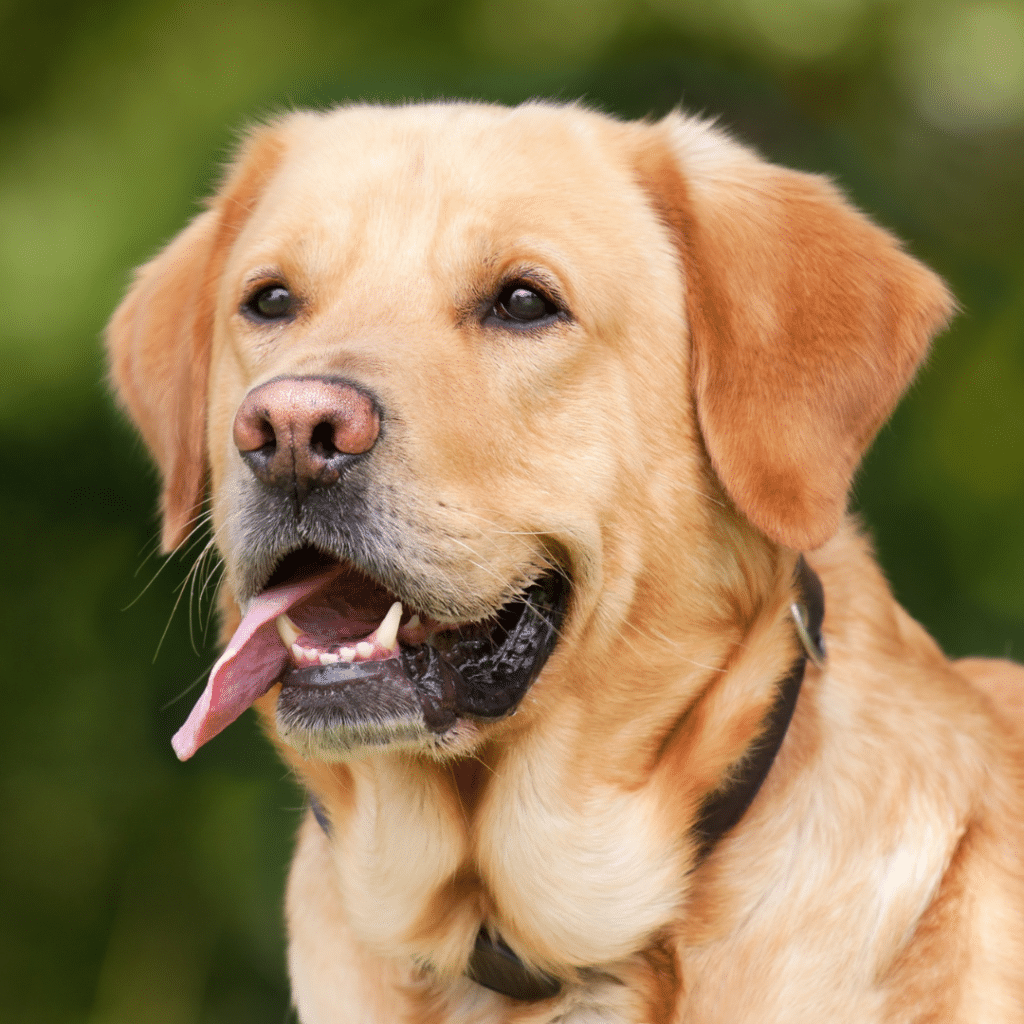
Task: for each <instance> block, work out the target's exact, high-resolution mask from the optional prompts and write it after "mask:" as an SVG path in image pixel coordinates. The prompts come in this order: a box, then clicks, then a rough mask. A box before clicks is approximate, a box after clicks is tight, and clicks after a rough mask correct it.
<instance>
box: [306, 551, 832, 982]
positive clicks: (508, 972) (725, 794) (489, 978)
mask: <svg viewBox="0 0 1024 1024" xmlns="http://www.w3.org/2000/svg"><path fill="white" fill-rule="evenodd" d="M795 576H796V580H795V582H796V585H797V589H798V591H799V598H798V600H796V601H794V602H793V603H792V604H791V605H790V614H791V616H792V618H793V624H794V627H795V629H796V633H797V636H798V637H799V639H800V643H801V646H802V652H801V654H800V656H799V657H798V658H797V660H796V661H795V662H794V664H793V667H792V668H791V669H790V671H789V674H788V675H787V676H786V677H785V678H784V679H782V680H781V681H780V683H779V688H778V695H777V696H776V698H775V702H774V704H773V705H772V708H771V710H770V711H769V712H768V714H767V716H766V717H765V721H764V728H763V730H762V731H761V735H760V736H759V737H758V739H757V740H756V741H755V742H754V744H753V745H752V746H751V747H750V748H748V751H747V753H746V754H745V755H744V760H743V763H742V765H741V766H740V767H739V769H738V771H737V772H736V773H735V774H734V775H733V776H732V780H731V782H730V783H729V785H728V786H726V788H725V789H723V790H720V791H718V792H716V793H712V794H711V795H710V796H709V797H708V798H707V799H706V800H705V801H704V804H703V806H702V807H701V810H700V814H699V815H698V817H697V823H696V824H695V825H694V828H693V831H694V835H695V836H696V838H697V857H696V861H695V864H694V866H695V867H696V866H697V865H699V864H700V863H701V862H702V861H703V860H704V859H705V858H706V857H707V856H708V854H710V853H711V851H712V850H713V849H714V847H715V845H716V844H717V843H718V841H719V840H720V839H721V838H722V837H723V836H724V835H725V834H726V833H727V832H728V831H729V830H730V829H731V828H733V827H734V826H735V825H736V824H737V823H738V822H739V820H740V819H741V818H742V817H743V815H744V814H745V813H746V811H747V808H748V807H749V806H750V805H751V803H752V802H753V800H754V797H755V796H757V793H758V790H759V789H760V788H761V784H762V783H763V782H764V780H765V778H766V777H767V775H768V772H769V771H770V770H771V767H772V764H773V763H774V761H775V755H776V754H777V753H778V752H779V748H780V747H781V746H782V741H783V740H784V739H785V738H786V730H787V729H788V728H789V723H790V720H791V719H792V717H793V711H794V710H795V709H796V702H797V698H798V697H799V696H800V687H801V685H802V683H803V679H804V672H805V670H806V668H807V662H808V661H811V662H813V663H814V664H815V665H818V666H819V667H820V666H822V665H823V664H824V662H825V646H824V643H823V641H822V638H821V625H822V622H823V620H824V618H825V595H824V591H823V590H822V586H821V580H820V579H818V576H817V574H816V573H815V572H814V570H813V569H812V568H811V567H810V566H809V565H808V564H807V562H806V560H805V559H804V556H803V555H800V557H799V558H798V559H797V563H796V570H795ZM310 804H311V805H312V809H313V814H314V815H315V816H316V820H317V821H318V822H319V823H320V827H321V828H322V829H323V830H324V832H325V833H326V834H327V835H328V836H329V835H330V834H331V824H330V821H329V820H328V818H327V815H326V814H325V813H324V810H323V807H321V805H320V804H319V803H318V802H317V800H316V798H315V797H313V796H312V795H311V796H310ZM466 976H467V977H469V978H471V979H472V980H473V981H475V982H476V983H477V984H478V985H483V986H484V988H489V989H491V990H493V991H495V992H500V993H501V994H502V995H505V996H508V997H510V998H511V999H518V1000H520V1001H522V1002H532V1001H535V1000H538V999H551V998H552V997H554V996H556V995H558V994H559V992H561V990H562V983H561V982H560V981H559V980H558V979H557V978H553V977H551V975H549V974H543V973H538V972H535V971H531V970H530V969H529V968H528V967H527V966H526V965H525V964H524V963H523V961H522V960H520V959H519V957H518V956H516V954H515V953H514V952H513V951H512V950H511V949H510V948H509V947H508V946H507V945H506V944H505V943H504V942H503V941H502V940H501V938H500V937H492V936H491V935H490V934H489V933H488V932H487V931H486V930H485V929H483V928H481V929H480V932H479V934H478V935H477V937H476V945H475V946H474V948H473V952H472V953H471V954H470V957H469V965H468V966H467V968H466Z"/></svg>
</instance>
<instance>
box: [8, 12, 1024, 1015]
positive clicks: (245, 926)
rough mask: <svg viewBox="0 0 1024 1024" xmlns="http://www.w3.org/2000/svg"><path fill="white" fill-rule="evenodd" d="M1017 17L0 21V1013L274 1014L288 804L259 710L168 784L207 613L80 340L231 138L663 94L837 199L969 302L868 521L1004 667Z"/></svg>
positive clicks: (866, 504)
mask: <svg viewBox="0 0 1024 1024" xmlns="http://www.w3.org/2000/svg"><path fill="white" fill-rule="evenodd" d="M1022 25H1024V3H1022V0H949V2H945V0H944V2H941V3H940V2H928V0H920V2H914V3H910V2H908V3H902V4H901V3H891V2H883V0H758V2H753V0H722V2H721V3H717V4H708V3H704V2H702V0H647V2H640V0H591V2H584V3H579V2H572V3H570V2H569V0H511V2H500V3H499V2H498V0H462V2H455V3H445V4H440V3H430V2H423V0H385V2H383V3H378V4H373V5H365V4H359V3H356V2H355V0H350V2H342V3H338V2H332V3H328V2H326V0H296V2H287V3H285V2H282V0H271V2H268V3H256V2H255V0H226V2H223V3H215V4H208V5H195V4H187V3H177V2H172V0H151V2H144V3H130V2H127V0H108V2H106V3H93V4H84V5H83V4H72V3H69V2H65V0H35V2H33V3H31V4H29V3H26V2H24V0H21V2H19V0H7V2H6V3H3V4H0V27H2V29H3V38H4V42H5V46H4V60H3V61H2V62H0V126H2V130H0V280H2V281H3V284H4V288H3V291H4V297H5V311H4V317H3V318H2V321H0V353H2V355H3V358H4V360H5V363H6V365H8V366H9V370H8V371H7V373H6V376H5V379H6V380H7V381H8V384H7V385H6V386H5V387H4V388H3V390H2V392H0V431H2V433H3V440H4V451H5V462H4V472H3V474H2V477H0V491H2V499H0V514H2V516H3V536H4V538H5V540H6V544H5V547H6V559H5V561H6V566H5V568H6V580H5V586H4V587H3V588H2V591H0V605H2V609H0V610H2V615H3V621H4V623H5V624H6V627H7V635H8V640H7V644H6V650H7V656H8V662H7V663H8V671H7V686H6V690H7V693H6V699H5V701H4V709H5V714H4V715H3V716H0V767H2V773H0V816H2V820H3V822H4V827H3V828H2V829H0V886H2V890H3V903H4V908H5V909H4V913H3V915H2V917H0V965H2V966H0V978H2V980H0V1017H2V1018H3V1019H4V1020H5V1021H11V1022H12V1024H13V1022H18V1024H57V1022H60V1024H65V1022H70V1021H76V1022H82V1024H141V1022H147V1024H151V1022H159V1024H165V1022H166V1024H179V1022H181V1024H184V1022H211V1024H212V1022H217V1024H234V1022H239V1024H240V1022H243V1021H244V1022H247V1024H253V1022H260V1021H267V1022H268V1024H281V1022H282V1021H283V1020H286V1019H287V1014H288V1011H287V1005H288V999H287V992H286V985H285V981H284V967H283V948H282V946H283V942H282V937H281V926H280V923H279V913H278V908H279V903H280V890H281V886H282V881H283V874H284V870H285V864H286V861H287V855H288V850H289V846H290V841H291V840H290V835H291V832H292V830H293V827H294V823H295V820H296V818H297V816H298V813H299V809H300V807H301V803H302V797H301V794H299V793H298V792H297V791H296V790H295V789H294V787H293V786H292V785H291V784H290V783H289V782H288V780H287V779H286V778H285V775H284V772H283V769H281V768H280V767H279V765H278V763H277V762H276V760H275V758H274V756H273V755H272V754H271V753H270V751H269V749H268V747H267V745H266V744H265V743H264V742H263V741H262V740H261V739H260V738H259V737H258V735H257V734H256V729H255V728H254V725H253V722H252V721H251V716H247V718H246V719H243V721H242V722H240V723H238V724H237V725H236V726H235V727H233V728H232V729H230V730H228V731H227V732H226V733H225V734H224V735H223V736H221V737H220V738H218V740H217V742H216V743H214V744H211V745H210V746H209V747H207V748H204V749H203V750H202V751H201V752H200V753H199V754H198V755H197V757H196V758H195V760H194V761H193V762H190V763H189V764H187V765H179V764H178V763H177V762H176V761H175V760H174V758H173V755H172V754H171V752H170V747H169V744H168V739H169V736H170V735H171V733H172V732H173V731H174V729H175V728H176V726H177V725H178V724H179V723H180V721H181V720H182V719H183V718H184V716H185V714H186V712H187V710H188V707H189V705H190V702H191V699H192V696H193V694H194V693H195V689H194V688H193V690H192V691H191V692H190V693H189V694H188V695H186V696H183V695H184V694H185V691H186V690H188V689H189V687H190V686H192V685H193V684H195V685H198V684H199V682H200V680H201V679H202V678H203V676H204V674H205V670H206V668H207V667H208V666H209V664H210V662H211V660H212V659H213V657H214V649H213V644H212V642H211V641H210V640H209V639H208V638H207V634H206V629H205V620H206V618H207V617H208V614H209V609H208V601H207V599H206V598H204V599H203V600H199V599H198V598H197V599H193V598H192V597H191V596H190V594H189V592H188V590H187V589H186V593H185V596H184V597H183V598H182V600H181V606H180V607H179V609H178V611H177V613H176V614H174V615H173V617H172V611H171V609H172V606H173V604H174V600H175V598H174V593H175V590H176V588H178V587H180V586H182V585H183V583H184V582H185V573H186V571H187V569H188V567H189V565H190V564H191V560H192V559H193V558H194V557H195V556H196V555H197V554H198V548H196V549H194V550H193V551H192V552H191V554H186V555H184V556H183V557H182V558H180V559H178V560H174V561H173V562H172V563H171V564H170V565H169V566H168V567H167V568H166V569H165V570H162V571H160V572H159V574H158V575H156V574H157V570H158V569H159V567H160V564H161V562H160V559H159V558H154V557H150V558H149V559H147V558H146V552H147V551H151V550H152V548H153V545H154V538H155V535H156V528H155V522H154V517H153V507H154V504H155V479H154V475H153V472H152V470H151V469H150V467H149V465H148V463H147V461H146V458H145V455H144V453H143V452H142V450H141V446H140V444H139V442H138V441H137V440H136V439H135V438H134V436H133V435H132V434H131V432H130V431H129V429H128V428H127V427H126V426H125V425H124V423H123V422H122V421H121V418H120V417H119V415H118V414H117V413H116V412H115V411H114V408H113V405H112V403H111V401H110V399H109V398H108V396H107V394H106V391H105V388H104V386H103V383H102V381H103V377H104V369H103V366H102V360H101V357H100V354H99V343H98V336H99V333H100V331H101V329H102V326H103V323H104V321H105V319H106V317H107V316H108V315H109V313H110V311H111V310H112V309H113V307H114V306H115V305H116V303H117V300H118V298H119V297H120V295H121V294H122V292H123V289H124V287H125V284H126V282H127V280H128V277H129V273H130V268H132V267H133V266H134V265H137V264H138V263H140V262H142V261H143V260H145V259H146V258H148V257H149V256H150V255H151V254H152V253H153V252H154V251H156V249H157V248H159V246H160V245H161V244H162V243H163V242H164V241H166V240H167V239H168V238H169V237H170V236H171V235H172V234H173V233H174V232H175V231H176V230H177V229H178V228H179V227H180V226H181V225H182V224H183V223H184V222H185V220H186V219H187V218H188V217H189V216H190V214H191V213H192V212H193V211H194V210H195V209H196V206H197V202H198V200H199V199H200V198H201V197H202V196H203V195H204V193H205V192H206V190H207V189H208V187H209V182H210V181H211V180H212V178H213V177H214V176H215V175H216V172H217V166H218V162H219V161H220V160H222V159H223V157H224V155H225V153H226V152H227V151H228V149H229V148H230V145H231V142H232V139H233V132H234V130H235V129H236V128H237V127H238V126H239V125H241V124H243V123H245V121H246V120H247V119H250V118H253V117H257V116H259V115H260V114H263V113H266V112H268V111H271V110H275V109H280V108H283V107H288V106H292V105H301V104H326V103H331V102H338V101H343V100H346V99H349V98H369V99H383V100H399V99H405V98H411V99H417V98H422V97H432V96H439V95H448V96H472V97H479V98H485V99H494V100H500V101H505V102H515V101H518V100H521V99H525V98H527V97H528V96H531V95H535V94H543V95H549V96H554V97H557V98H562V99H571V98H577V97H584V98H585V99H586V100H587V101H588V102H591V103H594V104H597V105H598V106H601V107H603V108H605V109H608V110H611V111H614V112H618V113H620V114H623V115H626V116H643V115H646V114H648V113H661V112H664V111H665V110H667V109H669V108H670V107H672V106H674V105H676V104H678V103H680V102H681V103H683V104H684V105H685V106H687V107H688V108H690V109H696V110H701V111H705V112H707V113H713V114H720V115H721V116H722V119H723V121H724V123H725V124H727V125H729V126H731V127H733V128H735V130H736V131H737V133H738V134H739V135H741V136H742V137H744V138H746V139H748V140H749V141H752V142H753V143H754V144H756V145H758V146H759V147H760V148H761V149H762V151H763V152H765V154H766V155H768V156H770V157H772V158H773V159H776V160H779V161H780V162H784V163H788V164H792V165H796V166H800V167H804V168H806V169H810V170H817V171H823V172H826V173H829V174H832V175H833V176H835V177H836V178H837V179H838V180H839V181H840V182H841V183H842V184H843V185H844V187H845V188H846V189H847V190H848V191H849V192H850V193H851V194H852V195H853V197H854V198H855V200H856V201H857V202H858V203H860V205H861V206H862V207H863V208H864V209H865V210H866V211H867V212H869V213H870V214H871V215H872V216H874V217H876V218H878V219H880V220H881V221H882V222H883V223H885V224H887V225H888V226H889V227H891V228H893V229H894V230H896V231H897V232H898V233H899V234H901V235H902V236H903V237H905V238H906V239H908V242H909V244H910V247H911V249H912V250H913V251H914V252H916V253H917V254H918V255H920V256H922V257H923V258H925V259H926V260H927V261H928V262H930V263H931V264H932V265H933V266H935V267H936V268H937V269H938V270H939V271H940V273H942V274H943V275H944V276H946V277H947V279H948V280H949V281H950V282H951V284H952V286H953V288H954V290H955V291H956V292H957V294H958V296H959V297H960V299H961V302H962V304H963V313H962V314H961V316H960V318H959V320H958V321H957V323H956V324H955V326H954V328H953V330H952V331H951V332H950V333H949V334H948V335H947V336H946V337H945V338H944V339H943V340H941V341H940V343H939V345H938V347H937V349H936V351H935V354H934V356H933V358H932V360H931V362H930V364H929V367H928V368H927V369H926V371H925V373H924V374H923V375H922V377H921V379H920V382H919V383H918V384H917V385H916V386H915V388H914V389H913V391H912V393H911V395H910V396H909V398H908V400H907V401H906V403H905V404H904V406H903V407H902V408H901V410H900V411H899V413H898V414H897V416H896V417H895V419H894V420H893V422H892V424H891V425H890V426H889V427H887V428H886V430H885V431H884V432H883V434H882V437H881V438H880V439H879V442H878V444H877V445H876V447H875V449H874V451H873V452H872V454H871V455H870V457H869V459H868V462H867V465H866V467H865V470H864V471H863V472H862V474H861V476H860V478H859V482H858V487H857V495H856V500H857V503H858V504H859V506H860V508H861V510H862V512H863V515H864V518H865V520H866V521H867V523H868V524H869V526H870V528H871V530H872V532H873V533H874V535H875V537H876V540H877V544H878V548H879V551H880V554H881V557H882V561H883V564H884V565H885V566H886V568H887V570H888V571H889V573H890V576H891V578H892V580H893V583H894V586H895V589H896V591H897V594H898V596H899V597H900V598H901V599H902V600H903V601H904V602H905V603H906V604H907V605H908V607H909V609H910V611H911V612H912V613H913V614H915V615H916V616H917V617H919V618H920V619H921V620H922V621H923V622H924V623H925V625H927V626H928V627H929V628H930V629H932V630H933V631H934V632H935V633H936V634H937V635H938V636H939V638H940V640H941V641H942V642H943V644H944V645H945V646H946V648H947V649H948V650H950V651H951V652H952V653H956V654H966V653H989V654H1003V653H1007V652H1009V653H1016V654H1017V655H1018V656H1019V655H1021V654H1022V653H1024V585H1022V579H1024V519H1022V516H1021V508H1022V507H1024V416H1022V410H1024V31H1020V32H1018V31H1017V29H1018V28H1019V27H1020V26H1022ZM154 575H155V579H153V577H154ZM151 580H152V583H151V585H149V586H148V589H147V585H148V584H150V581H151ZM203 583H205V574H204V573H200V576H199V584H200V586H199V587H198V589H199V590H203V589H204V588H203V586H202V584H203ZM185 585H186V587H187V586H188V585H187V584H185ZM207 590H208V588H207ZM140 593H141V594H142V596H141V597H140V596H139V595H140ZM136 598H137V600H136ZM132 602H134V603H132ZM126 606H129V607H127V610H126ZM197 606H198V607H197ZM169 618H170V619H171V622H170V626H169V627H167V621H168V619H169ZM190 620H191V626H192V629H191V633H192V634H193V637H194V640H195V644H196V648H197V650H194V649H193V646H192V643H191V642H190ZM165 627H167V635H166V638H165V639H164V640H163V643H162V645H161V635H162V634H163V633H164V630H165ZM158 647H160V653H159V656H157V657H156V658H155V660H154V653H155V652H156V651H157V648H158Z"/></svg>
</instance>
